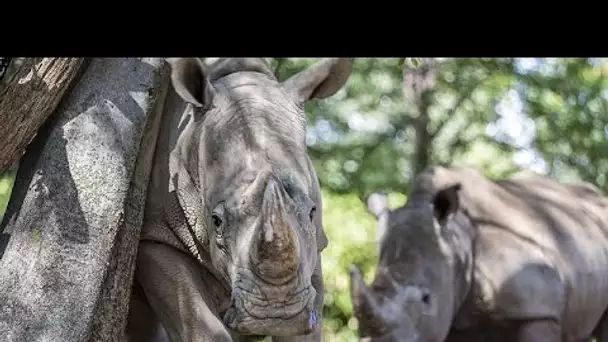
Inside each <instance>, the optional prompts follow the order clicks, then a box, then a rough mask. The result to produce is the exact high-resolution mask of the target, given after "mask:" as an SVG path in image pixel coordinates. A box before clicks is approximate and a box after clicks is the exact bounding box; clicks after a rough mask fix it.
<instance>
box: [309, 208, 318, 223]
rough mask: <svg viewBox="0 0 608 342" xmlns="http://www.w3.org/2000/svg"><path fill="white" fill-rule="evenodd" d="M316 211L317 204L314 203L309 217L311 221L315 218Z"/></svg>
mask: <svg viewBox="0 0 608 342" xmlns="http://www.w3.org/2000/svg"><path fill="white" fill-rule="evenodd" d="M316 212H317V206H316V205H313V206H312V208H310V213H309V214H308V218H310V220H311V221H312V220H313V219H314V218H315V213H316Z"/></svg>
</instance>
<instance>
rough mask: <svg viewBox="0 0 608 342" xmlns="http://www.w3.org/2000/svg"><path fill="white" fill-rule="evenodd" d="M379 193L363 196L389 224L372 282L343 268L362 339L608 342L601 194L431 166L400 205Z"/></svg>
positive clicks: (607, 214) (607, 243)
mask: <svg viewBox="0 0 608 342" xmlns="http://www.w3.org/2000/svg"><path fill="white" fill-rule="evenodd" d="M379 199H382V197H381V195H375V196H374V197H373V198H369V201H368V205H369V209H370V211H372V212H373V213H374V214H375V215H376V216H377V217H378V218H379V225H380V226H382V227H379V228H381V229H383V230H384V231H385V233H384V234H382V238H381V241H380V244H381V246H380V256H379V264H378V267H377V271H376V275H375V279H374V281H373V284H372V285H371V286H370V287H367V286H366V285H365V284H364V283H363V281H362V279H361V275H360V273H359V271H358V270H357V269H356V268H355V267H352V268H351V277H352V279H351V296H352V301H353V306H354V311H355V314H356V317H357V318H358V319H359V324H360V334H361V335H362V336H368V338H369V339H370V340H371V341H373V342H379V341H424V342H439V341H522V342H523V341H528V342H532V341H547V342H549V341H552V342H554V341H564V342H574V341H585V340H586V339H587V338H589V337H590V336H591V335H595V336H596V338H598V341H608V335H607V334H606V332H603V331H602V330H603V329H605V326H606V324H607V322H606V319H605V318H603V315H604V314H605V312H606V310H607V308H608V199H607V198H606V197H604V196H603V195H602V194H601V193H600V192H599V191H598V190H597V189H595V188H593V187H592V186H591V185H588V184H562V183H558V182H556V181H554V180H551V179H550V178H548V177H545V176H543V175H540V174H533V173H522V174H519V175H518V176H516V177H512V178H510V179H503V180H490V179H488V178H486V177H484V176H483V175H481V174H480V173H479V172H478V171H476V170H475V169H472V168H441V167H433V168H428V169H426V170H425V171H423V172H422V173H421V174H420V175H419V176H418V177H417V178H416V180H415V181H414V183H413V185H412V191H411V192H410V194H409V196H408V200H407V203H406V204H405V205H404V206H403V207H401V208H398V209H396V210H394V211H391V210H389V209H388V208H387V207H386V203H385V202H382V201H379Z"/></svg>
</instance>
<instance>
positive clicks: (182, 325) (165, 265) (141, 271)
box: [137, 241, 232, 342]
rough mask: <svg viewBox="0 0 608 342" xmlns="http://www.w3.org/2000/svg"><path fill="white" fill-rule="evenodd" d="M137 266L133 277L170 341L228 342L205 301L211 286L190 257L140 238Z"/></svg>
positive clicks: (221, 325)
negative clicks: (135, 277)
mask: <svg viewBox="0 0 608 342" xmlns="http://www.w3.org/2000/svg"><path fill="white" fill-rule="evenodd" d="M137 267H138V269H137V280H138V281H139V282H140V284H141V286H142V288H143V290H144V293H145V295H146V297H147V298H148V301H149V303H150V305H151V306H152V308H153V309H154V311H155V312H156V314H157V315H158V317H159V318H160V320H161V321H162V322H163V325H164V326H165V329H166V331H167V334H168V335H169V337H170V340H171V342H212V341H213V342H232V338H231V337H230V333H229V332H228V331H227V330H226V328H225V327H224V325H223V324H222V322H221V321H220V320H219V319H218V317H217V315H216V314H215V312H214V311H215V310H214V308H213V306H212V305H210V304H209V303H212V302H211V300H210V293H212V292H213V289H211V288H210V286H209V285H208V284H206V283H205V282H204V281H203V277H202V276H201V269H200V268H199V267H198V265H197V264H196V262H195V261H194V260H193V259H192V258H191V257H189V256H187V255H186V254H184V253H182V252H180V251H178V250H177V249H175V248H173V247H170V246H166V245H162V244H157V243H152V242H146V241H142V242H141V243H140V246H139V252H138V260H137Z"/></svg>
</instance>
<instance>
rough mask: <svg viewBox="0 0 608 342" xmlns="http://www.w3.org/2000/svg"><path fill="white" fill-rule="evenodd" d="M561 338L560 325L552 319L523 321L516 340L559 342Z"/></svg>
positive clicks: (520, 341)
mask: <svg viewBox="0 0 608 342" xmlns="http://www.w3.org/2000/svg"><path fill="white" fill-rule="evenodd" d="M561 340H562V333H561V327H560V325H559V323H557V322H554V321H531V322H527V323H524V324H523V325H522V326H521V327H520V328H519V332H518V336H517V342H559V341H561Z"/></svg>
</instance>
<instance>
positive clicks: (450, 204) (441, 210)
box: [433, 183, 462, 226]
mask: <svg viewBox="0 0 608 342" xmlns="http://www.w3.org/2000/svg"><path fill="white" fill-rule="evenodd" d="M461 187H462V186H461V184H460V183H456V184H454V185H450V186H448V187H446V188H444V189H441V190H439V191H437V193H436V194H435V196H434V197H433V212H434V214H435V219H436V220H437V221H438V222H439V224H440V225H442V226H443V225H444V224H445V223H446V222H447V219H448V218H449V217H450V215H452V214H453V213H455V212H456V210H458V207H459V205H460V198H459V195H458V192H459V191H460V188H461Z"/></svg>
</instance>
